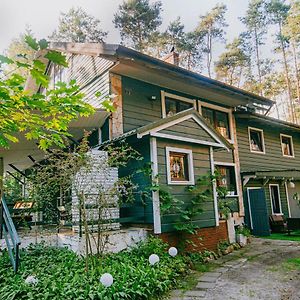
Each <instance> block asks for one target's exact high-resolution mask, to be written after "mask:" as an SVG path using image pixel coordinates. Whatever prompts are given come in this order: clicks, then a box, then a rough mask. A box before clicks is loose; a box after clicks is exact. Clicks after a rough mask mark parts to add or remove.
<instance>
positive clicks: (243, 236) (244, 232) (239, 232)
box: [235, 225, 251, 247]
mask: <svg viewBox="0 0 300 300" xmlns="http://www.w3.org/2000/svg"><path fill="white" fill-rule="evenodd" d="M235 233H236V241H237V242H238V243H239V244H240V246H241V247H244V246H246V245H247V240H248V237H250V235H251V233H250V230H249V229H248V228H247V227H246V226H245V225H239V226H237V227H236V229H235Z"/></svg>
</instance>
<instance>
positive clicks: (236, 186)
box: [214, 161, 239, 198]
mask: <svg viewBox="0 0 300 300" xmlns="http://www.w3.org/2000/svg"><path fill="white" fill-rule="evenodd" d="M214 166H215V167H216V166H221V167H222V166H223V167H233V168H234V176H235V189H236V192H237V193H236V194H235V195H227V196H226V198H230V197H232V198H236V197H239V189H238V176H237V171H236V164H235V163H229V162H221V161H215V162H214Z"/></svg>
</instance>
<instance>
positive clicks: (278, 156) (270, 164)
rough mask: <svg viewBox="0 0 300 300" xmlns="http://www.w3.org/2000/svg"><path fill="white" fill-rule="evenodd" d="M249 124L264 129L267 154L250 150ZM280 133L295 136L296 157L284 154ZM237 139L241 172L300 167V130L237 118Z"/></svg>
mask: <svg viewBox="0 0 300 300" xmlns="http://www.w3.org/2000/svg"><path fill="white" fill-rule="evenodd" d="M248 126H249V127H255V128H259V129H263V131H264V140H265V152H266V153H265V154H260V153H252V152H250V146H249V136H248ZM280 133H282V134H287V135H291V136H292V137H293V144H294V153H295V158H290V157H284V156H283V155H282V151H281V143H280ZM237 140H238V148H239V156H240V166H241V172H245V171H260V170H261V171H265V170H286V169H299V168H300V135H299V133H298V132H292V131H289V130H286V129H282V130H279V129H278V128H276V127H271V126H270V125H268V124H264V125H262V124H258V123H256V122H255V121H252V120H251V121H250V120H245V119H237ZM282 175H284V174H282Z"/></svg>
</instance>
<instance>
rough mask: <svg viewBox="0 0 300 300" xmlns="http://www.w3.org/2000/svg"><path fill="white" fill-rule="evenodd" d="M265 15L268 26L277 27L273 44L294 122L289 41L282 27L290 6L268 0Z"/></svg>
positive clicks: (281, 1)
mask: <svg viewBox="0 0 300 300" xmlns="http://www.w3.org/2000/svg"><path fill="white" fill-rule="evenodd" d="M266 10H267V13H268V21H269V24H272V25H275V26H276V27H277V32H276V35H275V36H276V38H275V43H276V44H277V47H276V48H275V51H276V52H281V54H282V59H283V67H284V72H285V80H286V88H287V94H288V99H289V106H290V115H291V117H292V121H293V122H296V121H297V120H296V114H295V106H294V102H293V93H292V84H291V78H290V71H289V64H288V53H287V51H288V47H289V40H288V37H287V36H285V35H284V33H283V26H284V24H285V22H286V20H287V16H288V13H289V10H290V5H289V4H286V3H285V0H270V1H269V2H268V3H267V8H266Z"/></svg>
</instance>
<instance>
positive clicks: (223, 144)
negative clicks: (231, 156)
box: [101, 108, 233, 150]
mask: <svg viewBox="0 0 300 300" xmlns="http://www.w3.org/2000/svg"><path fill="white" fill-rule="evenodd" d="M187 119H194V120H195V121H196V122H197V123H198V124H199V127H202V128H203V129H204V130H205V131H206V132H207V133H208V134H209V135H210V136H211V137H212V138H213V139H214V141H215V142H214V143H205V142H203V144H207V145H208V146H213V147H216V148H225V149H227V150H229V149H232V148H233V145H232V144H230V143H229V142H228V141H227V139H225V138H224V137H223V136H222V135H221V134H220V133H219V132H218V131H216V130H215V129H214V128H213V127H212V126H211V125H210V124H208V123H207V122H206V121H205V119H204V118H203V117H202V116H201V115H200V114H199V113H198V112H197V111H196V110H195V109H194V108H191V109H188V110H185V111H182V112H179V113H177V114H175V115H173V116H170V117H166V118H163V119H160V120H158V121H156V122H152V123H149V124H147V125H145V126H142V127H138V128H136V129H133V130H131V131H129V132H126V133H124V134H122V135H120V136H118V137H116V138H114V139H112V140H110V141H106V142H104V143H102V144H101V147H103V146H105V145H107V144H110V143H114V142H118V141H121V140H124V139H126V138H127V137H130V136H136V137H137V138H142V137H143V136H146V135H150V136H157V137H164V136H162V135H159V134H158V132H159V131H160V130H162V129H165V128H168V127H171V126H172V125H174V124H179V123H180V122H182V121H184V120H187ZM168 137H169V138H173V137H174V138H173V139H176V136H175V135H174V136H172V137H171V135H168ZM168 137H166V138H168ZM183 141H186V142H191V143H193V142H196V141H195V140H194V139H191V138H188V137H187V138H186V139H185V140H183ZM198 143H199V144H201V143H202V141H201V140H199V142H198Z"/></svg>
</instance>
